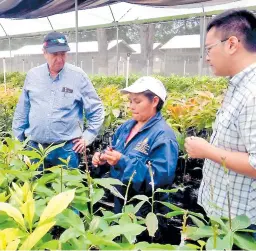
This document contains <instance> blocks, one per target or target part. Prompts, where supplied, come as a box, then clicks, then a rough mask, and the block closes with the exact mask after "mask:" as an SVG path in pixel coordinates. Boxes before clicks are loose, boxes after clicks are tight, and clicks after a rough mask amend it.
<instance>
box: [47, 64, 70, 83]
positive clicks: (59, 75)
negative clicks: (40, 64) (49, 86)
mask: <svg viewBox="0 0 256 251" xmlns="http://www.w3.org/2000/svg"><path fill="white" fill-rule="evenodd" d="M65 66H66V64H64V66H63V68H62V69H61V71H60V72H59V73H58V75H57V76H56V78H55V79H54V80H60V78H61V76H62V75H63V72H64V71H65V68H66V67H65ZM46 67H47V73H48V75H49V77H50V78H52V76H51V74H50V70H49V65H48V64H47V63H46Z"/></svg>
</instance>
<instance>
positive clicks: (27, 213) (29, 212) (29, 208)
mask: <svg viewBox="0 0 256 251" xmlns="http://www.w3.org/2000/svg"><path fill="white" fill-rule="evenodd" d="M26 199H27V200H26V201H25V203H23V204H22V206H21V207H20V210H21V212H22V213H23V215H24V218H25V220H26V221H27V222H28V225H29V227H30V229H32V226H33V219H34V215H35V200H34V199H33V195H32V192H31V191H29V192H28V195H27V198H26Z"/></svg>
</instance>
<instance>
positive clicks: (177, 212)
mask: <svg viewBox="0 0 256 251" xmlns="http://www.w3.org/2000/svg"><path fill="white" fill-rule="evenodd" d="M183 214H184V211H173V212H170V213H167V214H166V215H164V217H165V218H167V219H169V218H172V217H174V216H177V215H183Z"/></svg>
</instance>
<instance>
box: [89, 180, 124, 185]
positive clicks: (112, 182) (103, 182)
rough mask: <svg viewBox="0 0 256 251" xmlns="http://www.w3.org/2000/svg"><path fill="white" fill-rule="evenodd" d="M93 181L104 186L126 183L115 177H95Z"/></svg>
mask: <svg viewBox="0 0 256 251" xmlns="http://www.w3.org/2000/svg"><path fill="white" fill-rule="evenodd" d="M93 182H94V183H96V184H98V185H101V186H103V187H105V186H108V185H120V186H123V185H124V184H123V183H122V182H121V181H120V180H118V179H113V178H102V179H93Z"/></svg>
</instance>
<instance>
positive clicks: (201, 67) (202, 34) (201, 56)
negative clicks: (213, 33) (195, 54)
mask: <svg viewBox="0 0 256 251" xmlns="http://www.w3.org/2000/svg"><path fill="white" fill-rule="evenodd" d="M202 10H203V14H204V16H203V27H202V30H201V32H200V47H201V51H200V61H199V76H202V73H203V65H204V46H205V29H206V27H205V26H206V16H205V11H204V5H202Z"/></svg>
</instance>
